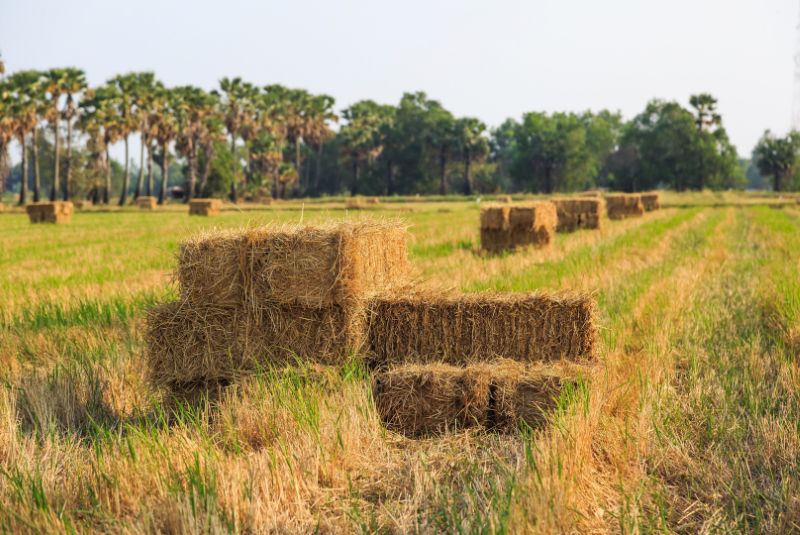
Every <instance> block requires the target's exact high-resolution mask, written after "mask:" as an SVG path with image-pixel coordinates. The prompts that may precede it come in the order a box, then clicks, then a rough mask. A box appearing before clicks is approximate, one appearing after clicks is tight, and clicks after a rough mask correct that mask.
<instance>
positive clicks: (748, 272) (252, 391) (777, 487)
mask: <svg viewBox="0 0 800 535" xmlns="http://www.w3.org/2000/svg"><path fill="white" fill-rule="evenodd" d="M665 201H666V202H665V203H664V204H665V205H666V206H665V208H664V209H662V210H659V211H656V212H649V213H647V214H645V216H644V217H641V218H636V219H628V220H623V221H615V222H609V221H606V222H605V226H604V228H603V229H602V230H600V231H579V232H576V233H572V234H559V235H558V236H557V239H556V242H555V244H554V245H553V246H552V247H551V248H549V249H547V250H529V251H525V252H521V253H517V254H511V255H506V256H501V257H486V256H483V255H480V254H477V250H478V248H479V245H480V244H479V239H478V210H479V208H478V205H477V204H476V203H475V202H466V201H463V202H459V201H442V202H408V203H383V204H381V205H379V206H377V207H374V208H372V209H370V210H363V211H359V212H353V211H346V210H343V209H339V208H337V207H334V205H333V204H307V205H304V206H301V205H300V204H297V203H291V204H278V205H274V206H273V207H270V208H268V209H265V210H261V211H247V212H235V211H225V212H223V214H222V215H221V216H220V217H218V218H213V219H211V218H189V217H188V216H187V215H186V213H185V209H184V208H183V207H180V208H176V209H168V210H164V211H155V212H152V213H143V212H138V211H135V210H127V211H121V212H117V211H112V212H101V211H88V212H85V213H77V214H76V215H75V216H74V218H73V221H72V223H71V224H69V225H62V226H48V225H36V226H32V225H30V224H29V223H28V221H27V218H26V217H25V215H24V214H13V213H12V214H3V215H0V529H2V530H3V531H7V532H65V531H75V532H89V531H107V532H130V533H139V532H153V533H155V532H162V533H194V532H209V533H218V532H243V533H261V532H301V533H308V532H327V533H339V532H376V531H378V532H400V533H406V532H463V533H474V532H477V533H519V532H525V531H527V532H539V533H553V532H598V533H604V532H625V533H630V532H651V531H665V532H680V533H698V532H700V533H702V532H718V531H722V532H754V531H756V532H757V531H760V532H770V533H777V532H792V531H800V499H798V496H800V425H799V424H798V422H800V395H799V394H798V393H800V372H798V368H797V359H798V356H800V355H798V353H800V204H793V203H778V204H775V202H776V200H775V199H774V198H770V199H767V198H760V197H754V196H747V197H746V196H739V195H734V194H724V195H711V194H701V195H675V194H672V195H666V198H665ZM770 204H771V205H770ZM362 217H402V218H403V219H404V220H405V221H407V222H408V223H409V225H410V232H411V234H412V236H413V241H412V242H411V244H410V246H409V251H410V260H411V262H412V264H413V267H414V275H415V277H416V279H417V280H418V281H419V282H420V283H422V284H426V285H431V286H445V287H453V288H458V289H460V290H463V291H467V292H476V291H481V290H499V291H531V290H562V289H569V290H581V291H589V292H592V293H593V294H594V295H595V297H596V299H597V302H598V308H599V319H600V323H601V330H600V332H601V348H600V365H599V366H598V367H597V369H596V370H594V371H593V372H592V374H591V376H589V377H586V378H585V380H584V381H582V382H581V383H579V384H578V386H577V387H575V388H570V389H567V390H566V391H565V392H564V393H563V394H562V396H561V398H560V399H559V401H558V409H557V411H556V413H555V414H554V415H553V418H552V421H551V422H550V425H548V426H546V427H545V428H543V429H537V430H525V429H521V430H520V431H519V432H518V433H515V434H511V435H508V434H492V433H487V432H480V431H462V432H458V433H453V434H448V435H446V436H442V437H435V438H428V439H417V440H412V439H409V438H405V437H402V436H400V435H396V434H394V433H390V432H388V431H386V430H385V429H384V428H383V427H382V425H381V423H380V421H379V419H378V416H377V414H376V411H375V406H374V402H373V400H372V394H371V388H370V377H369V372H368V370H367V369H366V368H365V366H364V365H363V364H361V363H360V362H358V361H356V360H353V361H352V362H350V363H348V364H347V365H346V366H342V367H338V368H323V367H315V366H297V367H293V368H291V369H284V370H278V369H276V370H264V371H263V372H261V373H259V374H257V375H255V376H253V377H251V378H250V379H248V380H246V381H242V382H238V383H236V384H234V385H232V386H230V387H227V388H226V389H225V390H223V391H221V392H215V393H213V395H212V396H210V397H206V398H201V399H197V400H193V402H192V403H176V402H175V401H174V400H171V399H169V396H168V395H166V394H165V393H164V392H161V391H158V390H155V389H154V388H152V387H151V386H150V385H149V384H148V381H147V370H146V369H145V365H144V362H145V360H144V340H143V334H144V317H145V312H146V310H147V309H148V308H149V307H151V306H153V305H154V304H156V303H160V302H165V301H168V300H171V299H174V298H175V296H176V293H177V290H176V288H175V286H174V285H173V283H172V277H171V274H172V270H173V269H174V268H175V262H176V259H175V257H176V253H177V249H178V243H179V242H180V241H181V240H182V239H183V238H185V237H187V236H189V235H191V234H193V233H196V232H198V231H200V230H202V229H209V228H212V227H220V228H230V227H240V226H243V225H248V224H259V223H267V222H273V221H283V222H298V221H301V220H302V221H304V222H316V221H323V220H324V221H327V220H330V219H341V218H362Z"/></svg>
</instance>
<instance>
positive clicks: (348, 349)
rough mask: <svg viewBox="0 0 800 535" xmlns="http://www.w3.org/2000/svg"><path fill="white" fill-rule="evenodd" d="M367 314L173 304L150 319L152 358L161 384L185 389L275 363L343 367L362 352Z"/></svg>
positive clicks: (349, 310) (149, 357) (336, 309)
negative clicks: (257, 310) (352, 357)
mask: <svg viewBox="0 0 800 535" xmlns="http://www.w3.org/2000/svg"><path fill="white" fill-rule="evenodd" d="M364 333H365V328H364V315H363V311H359V310H355V309H353V308H352V307H351V308H345V307H341V306H337V305H334V306H330V307H324V308H312V307H302V306H297V305H289V306H276V307H273V308H268V309H263V310H261V311H259V313H258V314H255V313H253V312H252V311H249V310H244V309H243V308H241V307H224V306H223V307H220V306H194V305H190V304H188V303H186V302H184V301H176V302H173V303H168V304H166V305H161V306H158V307H155V308H153V309H151V310H150V311H149V312H148V315H147V329H146V335H145V337H146V342H147V361H148V368H149V370H150V376H151V380H152V382H153V383H154V384H156V385H161V386H169V387H171V388H173V389H180V390H183V389H186V388H188V387H190V386H193V385H198V384H208V383H214V382H217V383H218V382H227V381H231V380H234V379H236V378H237V377H239V376H240V375H242V374H246V373H252V372H253V371H254V370H257V369H264V368H269V367H271V366H283V365H286V364H291V363H294V362H296V361H297V360H298V359H302V360H304V361H312V362H319V363H324V364H340V363H342V362H343V361H344V360H345V359H346V358H348V357H349V356H351V355H352V354H354V353H357V352H359V351H360V350H361V348H362V346H363V344H364V336H365V334H364Z"/></svg>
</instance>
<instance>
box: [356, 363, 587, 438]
mask: <svg viewBox="0 0 800 535" xmlns="http://www.w3.org/2000/svg"><path fill="white" fill-rule="evenodd" d="M581 372H582V370H581V368H580V367H578V366H570V365H568V364H562V363H559V364H554V365H536V366H526V365H523V364H520V363H517V362H510V361H506V360H500V361H497V362H492V363H484V364H475V365H470V366H467V367H457V366H450V365H446V364H440V363H432V364H424V365H418V364H411V365H405V366H399V367H397V368H392V369H390V370H387V371H383V372H379V373H377V374H375V376H374V378H373V382H372V389H373V398H374V400H375V408H376V409H377V412H378V415H379V417H380V418H381V420H382V421H383V423H384V425H386V427H387V428H389V429H390V430H392V431H396V432H398V433H401V434H403V435H406V436H409V437H424V436H430V435H438V434H442V433H446V432H448V431H456V430H459V429H465V428H471V427H483V428H486V429H489V430H493V431H499V432H514V431H516V430H517V429H519V427H520V425H521V424H525V425H527V426H528V427H531V428H540V427H542V426H543V425H544V424H545V423H546V422H547V421H548V418H549V417H550V415H551V414H552V412H553V409H555V407H556V406H557V401H558V399H559V396H560V394H561V392H562V391H563V389H564V388H565V387H566V386H567V385H570V384H572V385H574V384H576V383H577V381H578V380H579V377H580V375H581Z"/></svg>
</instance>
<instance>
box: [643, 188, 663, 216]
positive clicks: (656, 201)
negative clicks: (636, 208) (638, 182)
mask: <svg viewBox="0 0 800 535" xmlns="http://www.w3.org/2000/svg"><path fill="white" fill-rule="evenodd" d="M642 204H643V205H644V210H645V212H652V211H653V210H658V209H659V208H661V203H660V197H659V194H658V192H656V191H653V192H650V193H642Z"/></svg>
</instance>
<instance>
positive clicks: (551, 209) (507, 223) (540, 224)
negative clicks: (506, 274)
mask: <svg viewBox="0 0 800 535" xmlns="http://www.w3.org/2000/svg"><path fill="white" fill-rule="evenodd" d="M556 222H557V216H556V208H555V206H554V205H553V203H551V202H527V203H520V204H513V205H503V204H494V205H488V206H486V207H484V208H483V209H481V247H482V248H483V250H484V251H487V252H490V253H498V252H502V251H506V250H515V249H518V248H522V247H527V246H531V245H533V246H538V247H542V246H546V245H549V244H550V243H552V242H553V239H554V237H555V229H556Z"/></svg>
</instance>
